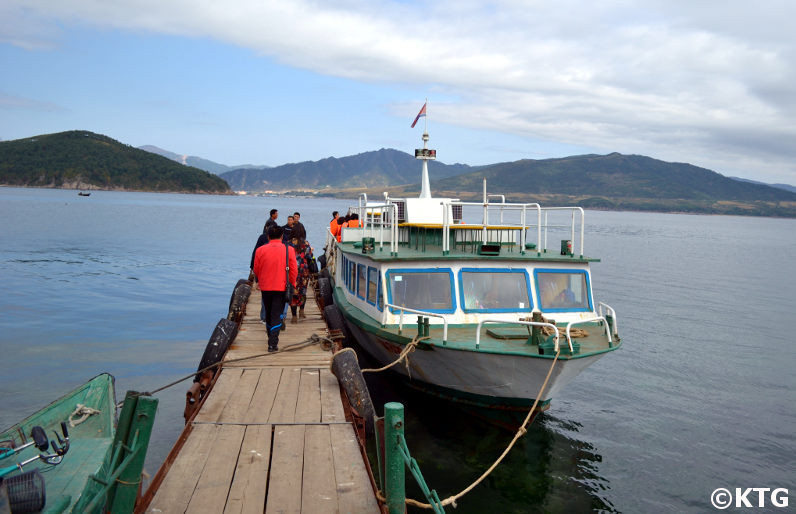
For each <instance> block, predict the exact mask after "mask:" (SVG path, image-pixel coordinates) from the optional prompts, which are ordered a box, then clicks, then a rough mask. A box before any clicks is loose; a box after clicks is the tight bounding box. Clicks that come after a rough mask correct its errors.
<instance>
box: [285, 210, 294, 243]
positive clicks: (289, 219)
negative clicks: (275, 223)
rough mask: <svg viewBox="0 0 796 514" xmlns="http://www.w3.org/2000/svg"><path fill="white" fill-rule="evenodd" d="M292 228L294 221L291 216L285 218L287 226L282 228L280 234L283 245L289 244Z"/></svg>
mask: <svg viewBox="0 0 796 514" xmlns="http://www.w3.org/2000/svg"><path fill="white" fill-rule="evenodd" d="M294 226H295V220H294V218H293V216H288V217H287V224H286V225H285V226H283V227H282V233H283V234H284V235H283V236H282V242H283V243H285V244H287V243H289V242H290V240H291V239H293V228H294Z"/></svg>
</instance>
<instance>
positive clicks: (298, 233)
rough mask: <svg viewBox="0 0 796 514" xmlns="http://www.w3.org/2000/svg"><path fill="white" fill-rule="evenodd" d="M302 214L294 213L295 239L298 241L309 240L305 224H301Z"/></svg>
mask: <svg viewBox="0 0 796 514" xmlns="http://www.w3.org/2000/svg"><path fill="white" fill-rule="evenodd" d="M299 220H301V214H300V213H298V212H294V213H293V237H295V238H296V239H307V230H306V229H305V228H304V224H302V223H301V221H299Z"/></svg>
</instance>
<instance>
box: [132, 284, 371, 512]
mask: <svg viewBox="0 0 796 514" xmlns="http://www.w3.org/2000/svg"><path fill="white" fill-rule="evenodd" d="M259 298H260V296H259V291H258V290H257V289H256V287H255V288H253V293H252V296H251V298H250V304H249V306H248V308H247V309H246V315H245V317H244V319H243V322H242V323H241V326H240V330H239V332H238V335H237V337H236V338H235V340H234V341H233V344H232V345H231V347H230V349H229V351H228V352H227V354H226V356H225V358H224V360H225V361H230V360H233V359H237V358H240V357H247V356H252V355H257V354H262V353H264V352H265V351H266V348H267V343H266V331H265V326H264V325H263V324H262V323H260V319H259V312H260V301H259ZM306 316H307V317H306V319H304V320H302V321H301V322H300V323H298V324H291V323H289V322H288V324H287V328H286V330H285V331H284V332H282V334H281V335H280V338H279V348H280V350H281V351H280V352H278V353H274V354H269V355H267V356H263V357H258V358H256V359H251V360H246V361H242V362H231V363H229V364H226V365H224V367H223V368H222V370H221V373H220V376H219V378H218V380H217V381H216V383H215V385H214V387H213V389H212V391H211V392H210V394H209V395H208V396H207V399H206V400H205V401H204V403H203V405H202V406H201V408H200V411H199V412H198V414H197V415H196V416H195V417H194V419H193V420H192V422H191V423H190V427H189V430H188V432H189V433H188V436H187V438H184V444H183V446H182V449H181V450H180V451H179V454H178V455H177V457H176V459H175V460H174V461H173V463H172V464H171V467H170V468H169V470H168V472H167V474H166V476H165V478H164V479H163V481H162V483H161V484H160V486H159V487H158V489H157V492H156V493H155V495H154V497H153V498H152V501H151V502H150V503H149V505H148V507H147V508H146V512H153V513H155V512H158V513H159V512H225V513H226V512H258V513H261V512H267V513H272V512H274V513H275V512H279V513H286V512H296V513H297V512H310V513H313V512H318V513H333V512H341V513H348V512H372V513H378V512H380V510H379V506H378V502H377V500H376V498H375V494H374V492H373V489H372V487H371V482H370V478H369V475H368V472H367V469H366V467H365V463H364V461H363V457H362V454H361V453H360V447H359V443H358V442H357V439H356V435H355V433H354V428H353V426H352V425H351V423H349V422H347V421H346V419H345V412H344V410H343V403H342V400H341V392H340V386H339V384H338V382H337V379H336V378H335V376H334V375H333V374H332V373H331V371H329V365H330V361H331V356H332V354H331V352H330V351H328V350H323V349H322V348H321V347H320V345H317V344H316V345H312V346H308V347H305V348H301V349H298V350H295V351H285V352H284V353H283V351H284V350H286V349H289V348H290V346H292V345H298V344H301V343H302V342H304V341H305V340H307V338H309V337H310V335H311V334H313V333H316V334H319V335H326V325H325V323H324V321H323V319H322V317H321V313H320V311H319V310H318V308H317V305H316V303H315V300H314V297H313V294H312V291H311V290H308V299H307V306H306ZM288 317H289V315H288Z"/></svg>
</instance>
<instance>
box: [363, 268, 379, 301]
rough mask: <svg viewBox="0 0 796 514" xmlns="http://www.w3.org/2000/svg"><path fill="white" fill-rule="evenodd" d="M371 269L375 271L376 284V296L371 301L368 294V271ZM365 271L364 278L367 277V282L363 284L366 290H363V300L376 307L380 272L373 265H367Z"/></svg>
mask: <svg viewBox="0 0 796 514" xmlns="http://www.w3.org/2000/svg"><path fill="white" fill-rule="evenodd" d="M371 270H373V271H375V272H376V282H375V285H376V293H375V296H376V297H375V298H374V299H373V301H372V302H371V301H370V295H369V294H368V293H370V271H371ZM366 273H367V276H366V279H367V280H366V282H367V283H366V285H365V288H366V289H367V291H365V301H366V302H368V303H369V304H371V305H373V306H374V307H377V305H376V304H377V303H378V301H379V281H380V280H381V273H379V268H376V267H374V266H368V270H367V271H366Z"/></svg>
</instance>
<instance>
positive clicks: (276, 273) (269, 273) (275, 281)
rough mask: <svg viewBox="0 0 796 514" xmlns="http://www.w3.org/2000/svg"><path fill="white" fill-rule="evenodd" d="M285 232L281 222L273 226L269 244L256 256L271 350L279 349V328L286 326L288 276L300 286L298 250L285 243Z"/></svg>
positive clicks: (258, 280) (291, 282) (269, 349)
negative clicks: (298, 281) (297, 260)
mask: <svg viewBox="0 0 796 514" xmlns="http://www.w3.org/2000/svg"><path fill="white" fill-rule="evenodd" d="M283 233H284V231H283V230H282V227H280V226H279V225H276V226H273V227H270V228H269V229H268V244H267V245H263V246H261V247H260V248H258V249H257V252H256V254H255V256H254V274H255V275H257V283H258V284H259V286H260V294H261V295H262V302H263V310H264V312H265V320H264V321H265V328H266V330H267V331H268V351H269V352H275V351H277V349H278V345H279V330H280V329H281V328H282V325H283V322H284V313H285V303H286V302H285V290H286V289H287V281H286V279H289V280H290V285H292V286H293V287H296V278H298V266H297V264H296V251H295V250H294V249H293V247H292V246H290V245H285V244H284V243H282V235H283ZM285 258H287V262H285V260H286V259H285ZM286 271H287V272H286ZM286 275H289V276H286Z"/></svg>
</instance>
